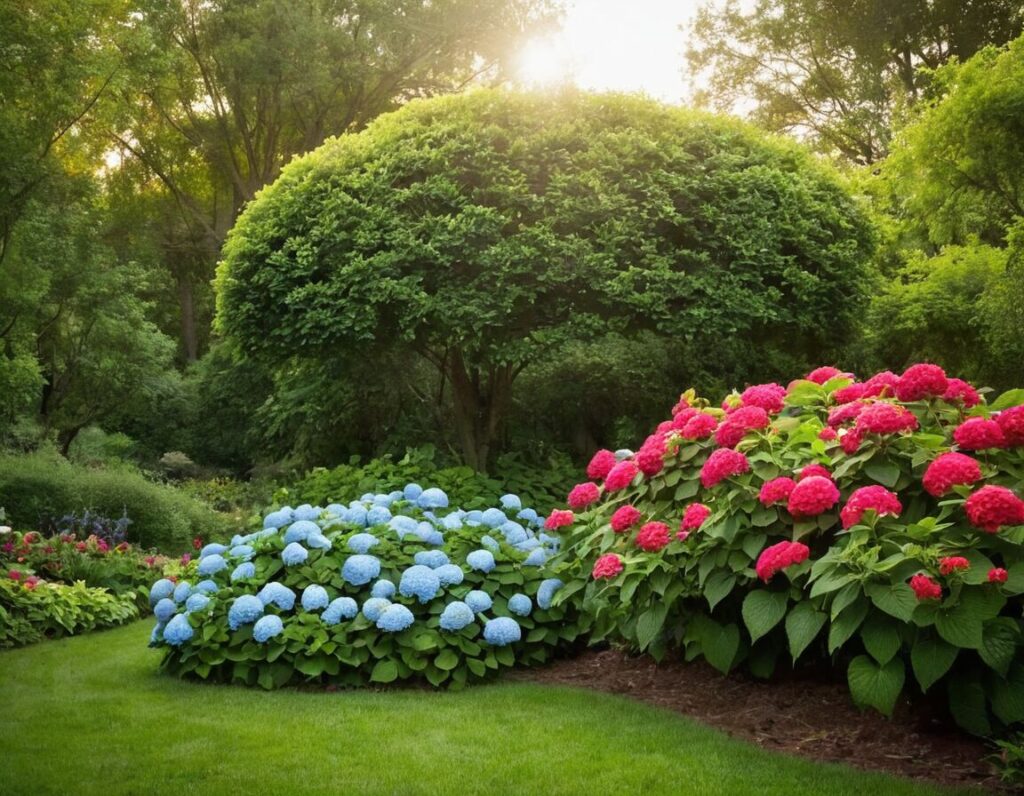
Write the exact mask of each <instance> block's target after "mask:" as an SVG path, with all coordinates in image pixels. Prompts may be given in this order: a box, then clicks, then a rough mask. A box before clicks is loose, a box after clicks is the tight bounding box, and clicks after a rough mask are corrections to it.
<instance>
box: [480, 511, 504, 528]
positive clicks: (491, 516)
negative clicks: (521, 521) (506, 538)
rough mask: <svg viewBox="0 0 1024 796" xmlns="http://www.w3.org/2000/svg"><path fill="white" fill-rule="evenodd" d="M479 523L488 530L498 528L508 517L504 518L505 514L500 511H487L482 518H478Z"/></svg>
mask: <svg viewBox="0 0 1024 796" xmlns="http://www.w3.org/2000/svg"><path fill="white" fill-rule="evenodd" d="M480 522H482V523H483V524H484V525H486V526H487V527H488V528H500V527H501V526H502V525H504V524H505V523H506V522H508V517H506V516H505V512H504V511H502V510H501V509H487V511H485V512H484V513H483V516H482V517H480Z"/></svg>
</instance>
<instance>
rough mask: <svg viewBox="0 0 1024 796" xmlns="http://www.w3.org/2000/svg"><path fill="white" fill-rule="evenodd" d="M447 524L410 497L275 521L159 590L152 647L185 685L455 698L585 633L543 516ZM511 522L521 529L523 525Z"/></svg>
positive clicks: (507, 503)
mask: <svg viewBox="0 0 1024 796" xmlns="http://www.w3.org/2000/svg"><path fill="white" fill-rule="evenodd" d="M501 505H502V508H493V507H492V508H488V509H487V510H486V511H481V510H471V511H464V510H462V509H455V510H450V511H449V510H447V506H448V497H447V495H446V494H445V493H444V492H443V491H442V490H440V489H437V488H432V489H427V490H422V489H420V487H418V486H416V485H415V484H410V485H407V486H406V487H405V489H404V490H401V491H398V490H396V491H393V492H391V493H387V494H380V493H378V494H374V493H368V494H365V495H363V497H362V498H361V499H360V500H357V501H353V502H351V503H349V504H348V505H347V506H342V505H340V504H333V505H330V506H327V508H326V509H321V508H319V507H315V508H314V507H311V506H309V505H308V504H306V505H303V506H299V507H298V508H296V509H292V508H290V507H284V508H282V509H278V510H277V511H274V512H271V513H270V514H269V515H267V517H266V518H265V520H264V525H265V527H264V528H263V530H260V531H256V532H253V533H250V534H247V535H245V536H236V537H235V538H233V539H232V540H231V542H230V544H229V545H220V544H210V545H206V546H205V547H204V549H203V550H202V552H201V554H200V557H199V559H198V561H195V562H192V563H190V564H189V565H188V566H187V567H186V569H185V570H184V572H183V574H182V577H181V578H180V579H178V580H177V582H173V581H172V580H170V579H162V580H161V581H159V582H157V583H156V584H154V585H153V587H152V589H151V591H150V601H151V602H152V603H153V605H154V613H155V615H156V618H157V625H156V627H155V628H154V631H153V637H152V643H153V644H154V645H156V646H159V647H161V648H164V649H165V650H166V654H165V656H164V658H163V664H162V666H163V667H164V668H165V669H167V670H169V671H171V672H175V673H177V674H179V675H192V676H196V677H200V678H203V679H214V680H220V681H234V682H241V683H245V684H247V685H256V684H258V685H260V686H262V687H264V688H273V687H278V686H282V685H285V684H287V683H290V682H298V681H311V680H316V681H329V682H339V683H343V684H346V685H359V684H363V683H366V682H375V683H389V682H392V681H395V680H405V679H424V680H426V681H427V682H429V683H430V684H432V685H434V686H440V685H451V686H454V687H460V686H462V685H465V684H466V683H467V682H470V681H472V680H478V679H481V678H484V677H486V676H488V675H490V674H493V673H494V672H496V671H498V670H499V669H501V668H503V667H508V666H512V665H514V664H520V665H526V664H533V663H540V662H542V661H544V660H546V659H548V658H549V657H550V656H551V655H552V654H553V653H554V652H555V651H556V650H558V649H559V648H562V647H564V646H566V645H568V644H570V643H572V642H573V641H574V640H575V638H576V637H577V635H578V633H579V627H578V625H577V622H576V616H575V611H574V609H573V608H572V607H571V606H568V607H558V608H554V607H552V606H551V600H552V598H553V596H554V594H555V593H556V591H557V589H558V588H560V587H561V582H560V581H557V580H556V579H552V578H551V577H550V574H549V573H548V571H547V567H546V566H545V562H546V560H547V559H548V557H549V556H550V555H551V554H552V553H553V552H554V550H555V548H556V547H557V542H558V540H557V539H556V538H555V537H551V536H548V535H546V534H544V533H537V532H536V530H535V529H536V528H537V527H539V524H540V519H539V517H538V516H537V514H536V512H534V511H532V510H530V509H521V508H520V506H521V502H520V500H519V498H518V497H516V496H513V495H506V496H504V497H503V500H502V501H501ZM517 520H518V521H517Z"/></svg>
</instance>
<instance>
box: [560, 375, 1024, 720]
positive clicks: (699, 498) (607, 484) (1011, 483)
mask: <svg viewBox="0 0 1024 796" xmlns="http://www.w3.org/2000/svg"><path fill="white" fill-rule="evenodd" d="M1022 403H1024V390H1014V391H1011V392H1009V393H1006V394H1004V395H1003V396H1001V397H1000V398H999V399H997V400H996V401H995V402H993V403H992V404H991V405H986V404H985V403H984V402H983V401H982V399H981V397H980V396H979V395H978V394H977V392H976V391H975V390H974V389H973V388H972V387H971V386H970V385H968V384H966V383H964V382H960V381H959V380H956V379H947V377H946V375H945V374H944V373H943V371H942V370H941V369H939V368H938V367H935V366H932V365H916V366H913V367H911V368H909V369H908V370H907V371H906V372H905V373H904V374H903V375H902V376H899V377H897V376H895V375H893V374H890V373H884V374H879V375H877V376H875V377H873V378H872V379H869V380H868V381H866V382H863V383H861V382H857V381H854V380H853V379H852V378H851V377H850V376H849V375H847V374H843V373H840V372H839V371H837V370H835V369H833V368H821V369H819V370H817V371H814V372H812V373H811V374H809V375H808V377H807V378H805V379H798V380H797V381H794V382H793V383H792V384H790V385H789V387H788V388H782V387H780V386H779V385H774V384H773V385H757V386H754V387H750V388H748V389H747V390H745V391H744V392H743V393H742V394H736V393H734V394H732V395H730V396H728V397H727V398H726V400H725V402H724V403H723V405H722V408H717V407H712V406H709V405H708V403H707V402H706V401H704V400H701V399H698V398H697V397H696V396H695V395H694V394H693V393H692V391H691V392H688V393H686V394H684V395H683V396H682V399H681V400H680V402H679V403H678V404H677V406H676V407H675V409H674V412H673V417H672V419H670V420H668V421H665V422H664V423H662V424H661V425H659V426H658V428H657V430H656V431H655V432H654V434H653V435H651V436H650V437H648V438H647V440H646V441H645V442H644V444H643V446H642V447H641V448H640V450H639V451H638V452H637V453H636V454H631V453H629V452H628V451H621V452H619V453H618V455H617V457H613V459H612V460H608V456H607V454H602V455H600V456H596V457H595V460H594V462H592V465H591V477H593V478H595V480H596V481H600V480H602V479H603V487H602V488H601V490H600V494H599V496H598V497H597V499H596V501H594V502H590V503H588V504H587V505H586V506H584V507H583V508H582V509H581V510H580V511H578V513H577V515H576V516H575V517H574V518H573V521H572V525H571V530H570V531H569V537H568V540H567V543H566V547H565V553H564V555H565V556H566V561H567V563H566V565H565V567H566V571H567V574H566V575H563V577H564V578H565V579H566V581H567V585H566V588H565V589H563V591H562V592H561V593H560V595H559V598H558V599H559V601H561V602H565V601H570V600H574V599H578V597H579V596H580V594H581V593H582V595H583V607H584V609H585V610H586V612H587V613H588V614H590V615H591V616H592V617H593V619H594V622H595V631H594V637H593V640H595V641H596V640H599V639H603V638H608V639H614V640H618V641H621V642H625V643H627V644H628V645H630V646H631V647H633V648H635V649H638V650H649V651H650V652H651V653H652V654H654V655H655V656H656V657H661V656H663V655H664V654H666V652H667V651H668V650H670V649H681V650H683V651H684V652H685V655H686V657H687V658H688V659H692V658H695V657H697V656H701V655H702V656H703V657H704V658H705V659H706V660H707V661H708V662H709V663H710V664H711V665H713V666H715V667H716V668H718V669H720V670H721V671H723V672H728V671H729V670H731V669H733V668H734V667H736V666H740V665H743V666H745V667H746V668H747V669H749V671H751V672H752V673H753V674H754V675H756V676H760V677H768V676H770V675H771V674H772V673H773V671H774V670H775V669H776V667H777V666H778V665H779V664H780V662H781V661H783V660H785V659H790V660H792V662H793V664H794V665H795V664H796V662H797V661H799V660H807V661H818V662H825V661H829V660H831V661H833V662H834V664H835V665H838V666H842V667H845V668H846V671H847V677H848V682H849V687H850V691H851V694H852V696H853V699H854V700H855V701H856V702H857V703H859V704H861V705H864V706H871V707H874V708H877V709H878V710H880V711H882V712H883V713H891V712H892V709H893V707H894V705H895V704H896V701H897V699H898V698H899V697H900V695H901V694H904V693H905V694H908V695H916V694H920V693H922V692H931V691H933V690H938V689H945V691H946V693H947V696H948V703H949V707H950V710H951V712H952V714H953V716H954V718H955V719H956V721H957V722H958V723H959V724H960V725H961V726H963V727H965V728H966V729H968V730H970V731H971V732H975V733H979V734H986V733H988V732H989V731H990V730H991V729H992V726H993V723H994V722H999V723H1002V724H1006V725H1009V724H1014V723H1016V722H1020V721H1022V720H1024V661H1022V659H1021V644H1022V634H1021V609H1022V607H1024V601H1022V599H1021V596H1020V595H1021V594H1022V593H1024V551H1022V548H1021V544H1022V542H1024V501H1021V499H1020V497H1019V496H1018V494H1016V493H1015V492H1014V491H1013V490H1015V489H1019V488H1020V484H1021V479H1022V476H1024V447H1022V446H1024V407H1022V406H1019V404H1022ZM979 448H981V449H980V450H979ZM616 458H617V459H622V460H623V461H622V462H619V463H618V464H613V463H612V462H613V461H614V459H616ZM609 466H611V468H612V469H609ZM623 469H625V470H627V471H628V472H627V475H629V474H630V473H632V474H634V475H632V476H631V477H630V478H629V480H628V482H626V483H623V481H622V480H621V479H620V477H619V475H618V474H617V472H616V471H621V470H623ZM614 487H618V488H617V489H615V488H614ZM593 489H594V487H588V488H581V487H577V488H576V489H574V490H573V492H574V495H575V499H576V501H577V503H578V504H579V503H580V501H581V497H580V496H581V495H583V494H584V493H585V492H587V491H593ZM585 497H587V499H588V500H589V499H590V498H592V497H593V496H592V495H590V496H585ZM624 507H632V508H633V509H636V511H630V510H629V509H628V508H624ZM562 521H563V522H567V521H568V520H565V519H563V520H562ZM653 523H664V524H667V525H668V526H669V529H670V530H671V532H672V533H671V536H670V537H669V536H668V535H667V534H656V533H653V532H651V531H650V530H649V529H648V530H647V531H646V532H645V530H644V529H645V528H648V525H649V524H653Z"/></svg>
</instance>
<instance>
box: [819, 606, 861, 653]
mask: <svg viewBox="0 0 1024 796" xmlns="http://www.w3.org/2000/svg"><path fill="white" fill-rule="evenodd" d="M870 609H871V603H869V602H868V601H867V600H864V599H858V600H857V601H856V602H854V603H853V604H852V605H851V606H850V607H849V608H847V609H846V610H845V611H843V612H842V613H841V614H839V616H838V617H837V618H836V619H834V620H832V625H831V627H829V629H828V653H829V655H831V654H832V653H833V652H835V651H836V650H837V649H839V648H840V647H841V646H843V644H845V643H846V642H847V641H849V640H850V637H851V636H852V635H853V634H854V633H855V632H857V628H858V627H860V623H861V622H863V621H864V617H865V616H867V615H868V611H869V610H870Z"/></svg>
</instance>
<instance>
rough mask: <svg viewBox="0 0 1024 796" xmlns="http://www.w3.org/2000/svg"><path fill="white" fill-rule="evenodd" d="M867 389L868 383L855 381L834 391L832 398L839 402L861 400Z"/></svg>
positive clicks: (845, 402)
mask: <svg viewBox="0 0 1024 796" xmlns="http://www.w3.org/2000/svg"><path fill="white" fill-rule="evenodd" d="M866 391H867V385H866V384H860V383H857V382H854V383H853V384H848V385H847V386H846V387H840V388H839V389H838V390H834V391H833V392H832V400H833V401H835V402H836V403H837V404H848V403H850V402H852V401H859V400H860V399H861V398H863V397H864V393H865V392H866Z"/></svg>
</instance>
